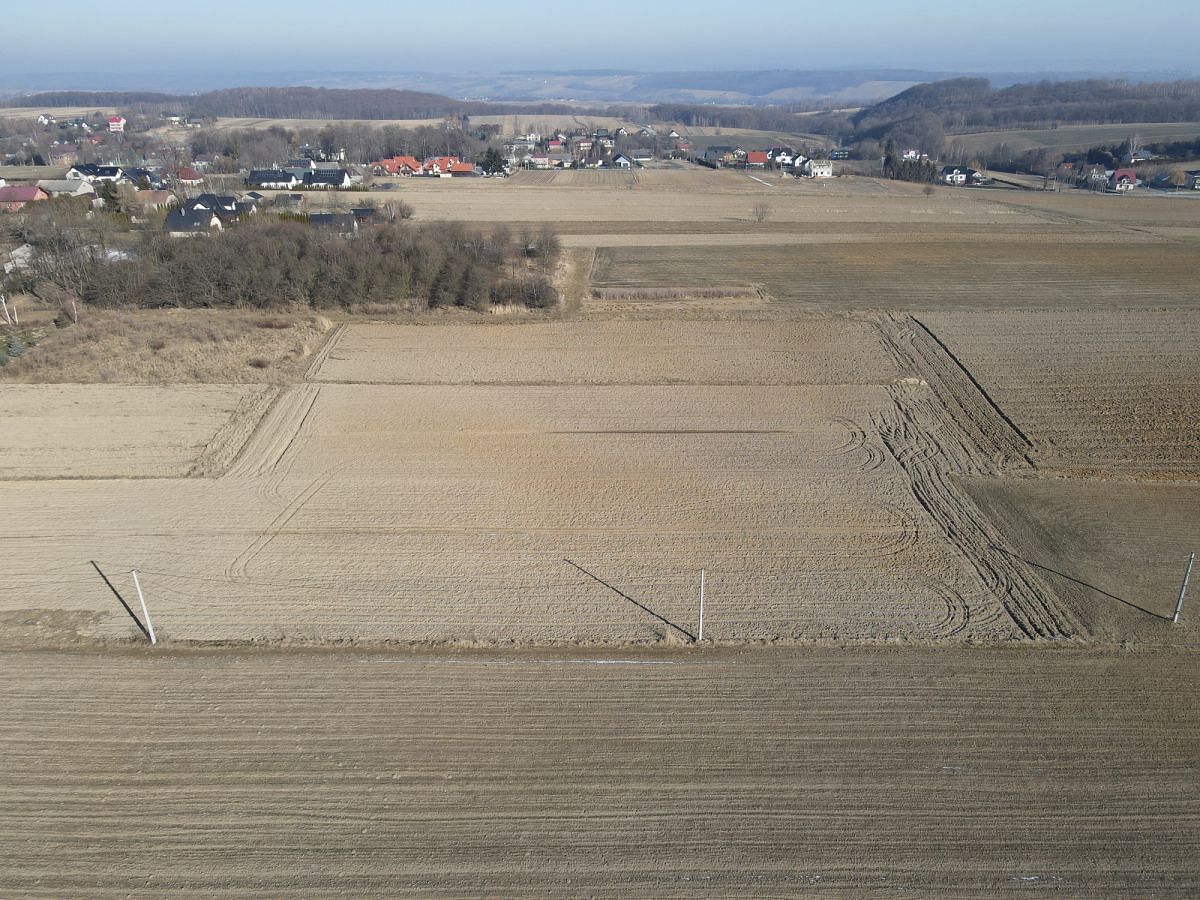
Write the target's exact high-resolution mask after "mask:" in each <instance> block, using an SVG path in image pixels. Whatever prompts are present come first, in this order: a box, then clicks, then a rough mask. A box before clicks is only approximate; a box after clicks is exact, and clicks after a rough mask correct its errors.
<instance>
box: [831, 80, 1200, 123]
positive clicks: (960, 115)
mask: <svg viewBox="0 0 1200 900" xmlns="http://www.w3.org/2000/svg"><path fill="white" fill-rule="evenodd" d="M927 116H932V117H935V118H936V119H937V120H939V121H940V122H941V126H942V128H943V129H945V130H946V131H947V132H952V131H959V132H962V131H989V130H997V129H1008V128H1040V127H1046V126H1051V125H1068V124H1097V125H1100V124H1123V123H1130V122H1196V121H1200V81H1170V82H1155V83H1148V84H1130V83H1128V82H1124V81H1101V80H1088V81H1057V82H1051V81H1038V82H1034V83H1030V84H1015V85H1013V86H1011V87H1006V88H1003V89H1001V90H994V89H993V88H992V87H991V85H990V84H989V82H988V81H987V79H985V78H952V79H949V80H947V81H938V82H934V83H932V84H920V85H917V86H916V87H912V88H909V89H908V90H906V91H903V92H902V93H899V94H897V95H896V96H895V97H892V98H890V99H888V100H884V101H883V102H882V103H877V104H875V105H874V106H870V107H867V108H865V109H863V110H861V111H860V112H858V113H857V114H855V115H854V116H853V118H852V121H853V124H854V126H855V130H856V132H857V135H858V136H859V137H860V138H881V137H884V136H886V135H887V134H888V133H889V132H890V131H891V130H892V129H893V128H894V127H895V126H897V125H899V124H901V123H903V122H906V121H910V120H913V119H916V118H919V117H920V118H924V117H927Z"/></svg>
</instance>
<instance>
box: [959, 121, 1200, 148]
mask: <svg viewBox="0 0 1200 900" xmlns="http://www.w3.org/2000/svg"><path fill="white" fill-rule="evenodd" d="M1133 135H1137V137H1138V138H1140V140H1141V142H1142V143H1143V144H1153V143H1158V142H1160V141H1186V140H1191V139H1192V138H1195V137H1196V136H1197V135H1200V122H1137V123H1134V124H1130V125H1063V126H1060V127H1059V128H1044V129H1023V130H1016V131H980V132H971V133H965V134H948V135H946V144H947V146H961V147H962V148H963V149H964V150H966V152H968V153H976V152H983V151H986V150H990V149H991V148H992V147H996V146H999V145H1000V144H1007V145H1008V146H1009V148H1011V149H1012V150H1014V151H1016V152H1021V151H1025V150H1036V149H1038V148H1039V147H1047V148H1049V149H1051V150H1062V151H1068V150H1086V149H1088V148H1089V147H1095V146H1098V145H1100V144H1120V143H1123V142H1125V141H1128V140H1129V139H1130V138H1131V137H1132V136H1133Z"/></svg>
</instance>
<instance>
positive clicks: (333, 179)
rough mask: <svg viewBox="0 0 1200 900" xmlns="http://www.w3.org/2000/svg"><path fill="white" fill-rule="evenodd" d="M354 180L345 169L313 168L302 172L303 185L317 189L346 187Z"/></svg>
mask: <svg viewBox="0 0 1200 900" xmlns="http://www.w3.org/2000/svg"><path fill="white" fill-rule="evenodd" d="M353 183H354V182H353V181H351V179H350V173H349V172H347V171H346V170H345V169H314V170H311V171H308V172H305V173H304V186H305V187H306V188H315V189H318V190H330V189H333V190H337V189H339V188H348V187H350V185H351V184H353Z"/></svg>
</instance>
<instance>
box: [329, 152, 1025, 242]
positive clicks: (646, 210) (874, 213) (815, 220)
mask: <svg viewBox="0 0 1200 900" xmlns="http://www.w3.org/2000/svg"><path fill="white" fill-rule="evenodd" d="M755 177H756V178H758V179H760V180H758V181H756V180H754V179H753V178H750V177H749V176H748V175H747V174H746V173H744V172H735V171H731V170H719V171H713V170H710V169H703V168H700V167H685V168H671V169H643V170H638V171H635V172H603V171H586V170H580V171H563V172H521V173H518V174H517V175H515V176H513V177H512V178H500V179H492V178H457V179H454V178H395V179H386V180H387V181H390V182H391V183H393V184H394V185H395V186H396V187H395V190H391V191H383V190H371V191H368V192H365V193H354V194H351V195H349V197H352V198H353V199H354V202H356V203H357V202H359V201H360V200H362V199H366V198H370V199H373V200H376V201H380V202H382V201H386V200H388V199H391V200H397V199H402V200H404V201H406V202H408V203H409V204H411V205H412V207H413V209H414V211H415V214H416V215H415V218H416V219H417V220H423V219H433V220H458V221H465V222H472V223H475V222H511V223H537V224H542V223H564V224H568V225H569V224H570V223H587V224H588V228H589V230H595V229H596V223H604V225H605V230H612V231H615V232H620V231H621V230H622V229H623V228H626V227H628V226H629V225H630V224H633V223H648V224H651V225H653V226H654V227H662V228H664V229H666V230H672V229H674V228H677V227H679V226H680V225H685V226H686V227H687V228H689V229H691V230H696V229H697V228H707V227H709V226H708V225H707V224H705V225H697V223H714V224H715V227H716V228H717V230H724V229H725V228H726V227H728V226H730V225H733V226H736V227H738V228H741V229H744V230H753V229H755V228H756V226H757V223H755V222H754V219H753V216H752V213H751V211H752V208H753V206H754V205H755V204H757V203H762V202H767V203H768V204H769V205H770V206H771V214H770V217H769V219H768V222H769V223H771V225H772V226H775V225H779V224H783V223H791V224H794V225H797V226H805V227H808V228H811V229H814V230H816V229H837V228H838V227H839V226H846V225H857V224H859V223H874V224H890V225H892V226H895V227H896V229H897V231H898V232H899V233H904V232H915V231H920V229H921V227H922V226H923V225H925V224H928V225H931V226H933V227H938V226H945V225H948V224H953V225H956V226H957V227H959V228H964V227H971V226H980V225H989V226H990V225H1001V226H1005V227H1008V226H1016V225H1019V224H1022V223H1025V224H1030V225H1034V224H1038V225H1040V224H1042V222H1043V221H1044V219H1043V217H1042V216H1041V215H1040V214H1030V213H1028V212H1026V211H1025V210H1023V209H1021V208H1019V207H1015V206H1012V205H1008V204H1001V203H994V202H990V201H989V199H988V198H986V197H984V196H982V195H981V193H980V192H971V191H949V190H947V191H940V192H938V194H937V195H935V196H933V197H926V196H924V195H923V194H922V193H921V190H920V186H919V185H902V184H899V183H892V184H886V183H884V182H881V181H879V180H876V179H873V178H835V179H829V180H826V181H822V182H813V181H810V180H807V179H796V178H792V177H790V176H782V177H781V176H777V175H763V174H760V175H756V176H755ZM383 180H384V179H380V181H383ZM764 182H765V183H764ZM992 193H993V194H994V193H996V192H992ZM884 198H887V199H886V202H881V200H883V199H884ZM309 199H310V204H311V205H312V206H313V208H317V207H320V206H322V205H329V204H334V203H337V202H342V203H345V202H346V196H345V195H342V196H338V195H336V194H334V193H333V192H330V193H328V194H316V195H311V196H310V198H309ZM644 228H645V224H643V225H642V227H637V226H636V225H635V227H634V229H633V230H635V231H640V230H644Z"/></svg>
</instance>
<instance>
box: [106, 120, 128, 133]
mask: <svg viewBox="0 0 1200 900" xmlns="http://www.w3.org/2000/svg"><path fill="white" fill-rule="evenodd" d="M125 125H126V122H125V117H124V116H111V117H110V118H109V120H108V130H109V132H110V133H112V134H122V133H123V132H124V131H125Z"/></svg>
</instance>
